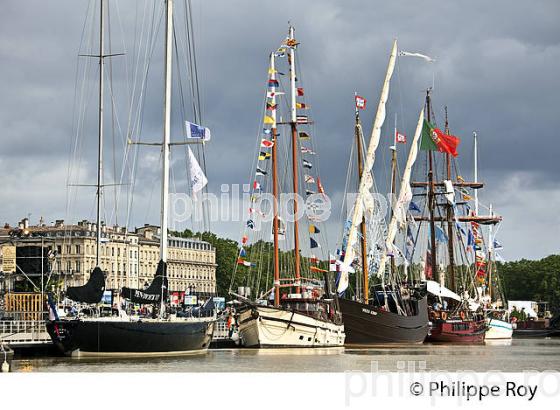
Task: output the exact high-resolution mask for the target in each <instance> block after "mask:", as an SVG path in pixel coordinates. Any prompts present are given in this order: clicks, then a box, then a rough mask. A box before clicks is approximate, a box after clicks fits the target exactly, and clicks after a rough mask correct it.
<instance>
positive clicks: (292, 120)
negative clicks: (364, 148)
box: [288, 26, 301, 294]
mask: <svg viewBox="0 0 560 410" xmlns="http://www.w3.org/2000/svg"><path fill="white" fill-rule="evenodd" d="M288 41H290V42H291V43H295V41H294V28H293V27H292V26H290V30H289V35H288ZM289 56H290V90H291V118H290V127H291V129H292V181H293V194H294V196H293V204H294V205H293V215H294V268H295V285H296V293H298V294H299V293H300V280H301V266H300V253H299V223H298V220H297V215H298V191H299V190H298V185H299V182H298V168H299V167H298V132H297V111H296V60H295V57H296V52H295V45H293V46H291V47H290V54H289Z"/></svg>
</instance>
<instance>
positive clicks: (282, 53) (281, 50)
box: [274, 47, 286, 57]
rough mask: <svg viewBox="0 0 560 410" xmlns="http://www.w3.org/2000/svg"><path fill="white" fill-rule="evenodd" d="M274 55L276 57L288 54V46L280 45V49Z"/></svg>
mask: <svg viewBox="0 0 560 410" xmlns="http://www.w3.org/2000/svg"><path fill="white" fill-rule="evenodd" d="M274 55H275V56H276V57H285V56H286V47H280V48H279V49H278V50H276V52H275V53H274Z"/></svg>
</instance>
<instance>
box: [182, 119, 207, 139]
mask: <svg viewBox="0 0 560 410" xmlns="http://www.w3.org/2000/svg"><path fill="white" fill-rule="evenodd" d="M185 134H186V135H187V138H188V139H193V140H200V141H201V142H202V141H204V142H206V141H210V129H208V128H204V127H202V126H200V125H197V124H194V123H192V122H188V121H185Z"/></svg>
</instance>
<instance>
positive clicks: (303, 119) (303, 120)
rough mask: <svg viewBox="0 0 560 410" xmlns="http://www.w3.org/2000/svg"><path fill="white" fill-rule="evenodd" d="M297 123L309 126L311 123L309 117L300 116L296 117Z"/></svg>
mask: <svg viewBox="0 0 560 410" xmlns="http://www.w3.org/2000/svg"><path fill="white" fill-rule="evenodd" d="M296 122H297V123H298V124H307V123H308V122H309V119H308V118H307V115H298V116H297V117H296Z"/></svg>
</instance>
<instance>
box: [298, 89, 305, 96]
mask: <svg viewBox="0 0 560 410" xmlns="http://www.w3.org/2000/svg"><path fill="white" fill-rule="evenodd" d="M303 94H304V92H303V88H302V87H298V88H297V95H299V96H300V97H301V96H303Z"/></svg>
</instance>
